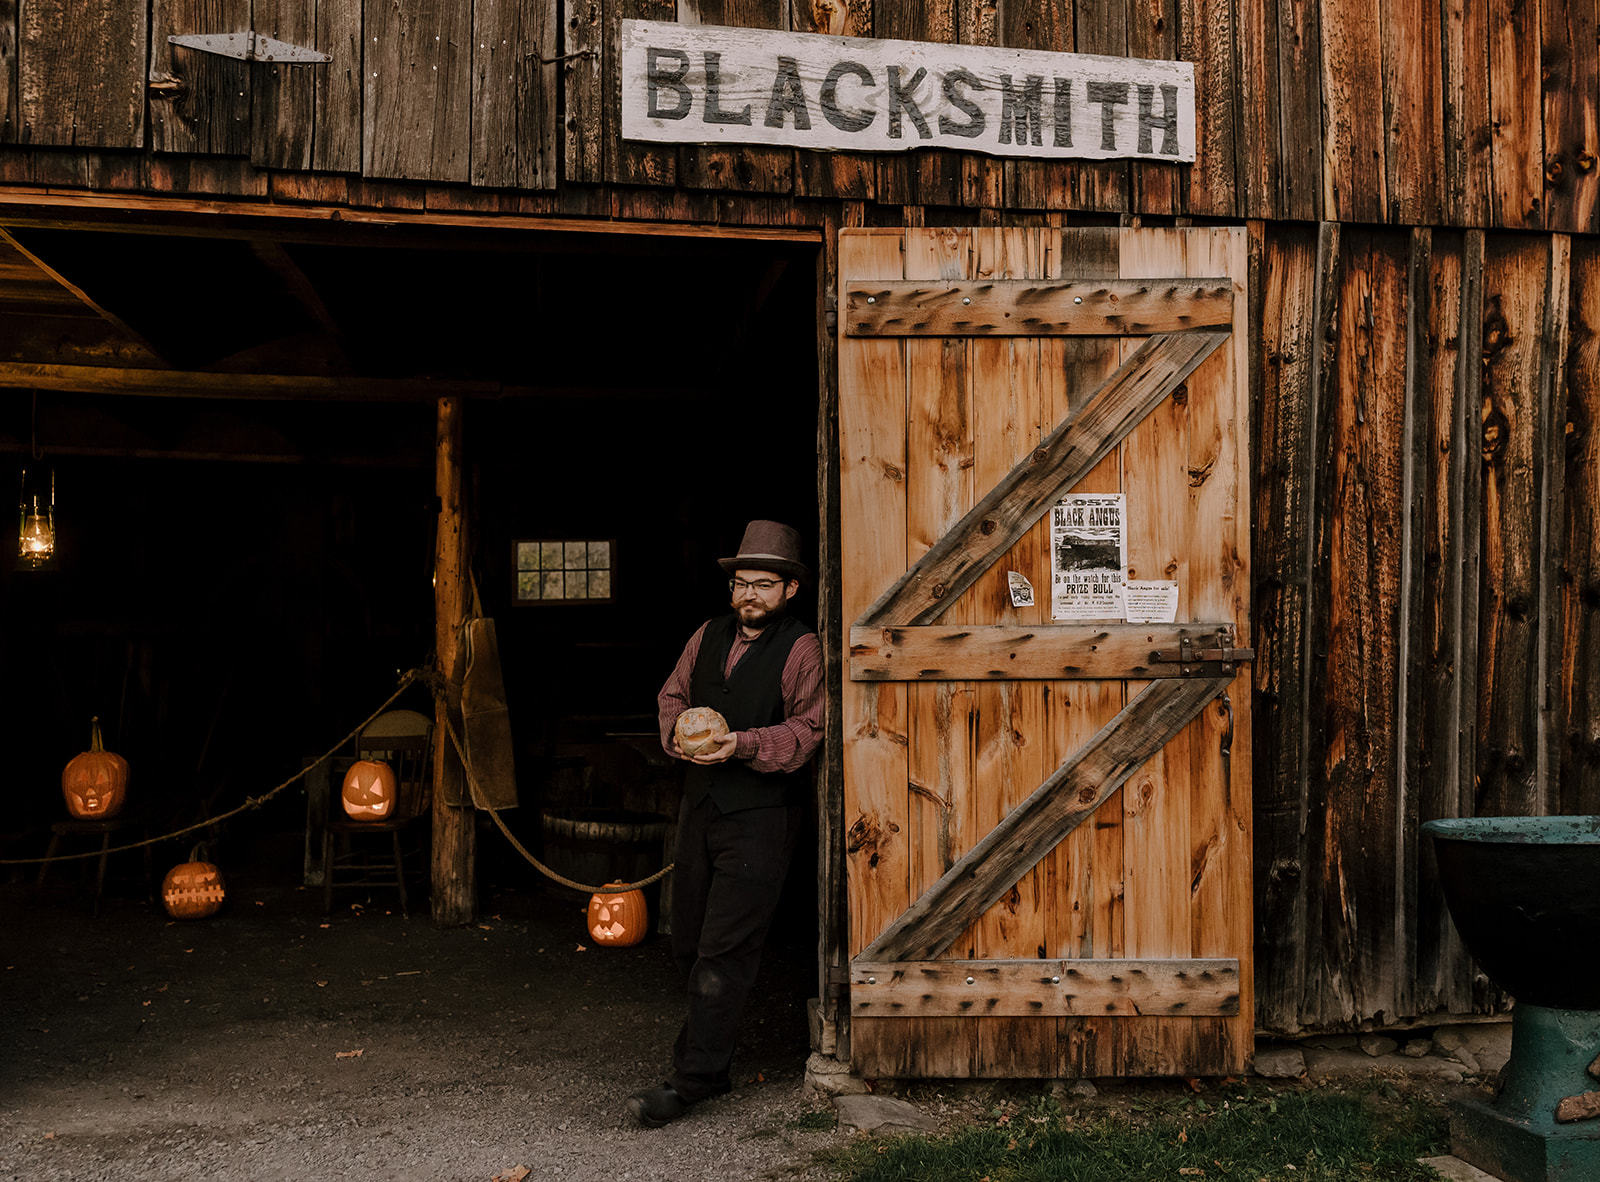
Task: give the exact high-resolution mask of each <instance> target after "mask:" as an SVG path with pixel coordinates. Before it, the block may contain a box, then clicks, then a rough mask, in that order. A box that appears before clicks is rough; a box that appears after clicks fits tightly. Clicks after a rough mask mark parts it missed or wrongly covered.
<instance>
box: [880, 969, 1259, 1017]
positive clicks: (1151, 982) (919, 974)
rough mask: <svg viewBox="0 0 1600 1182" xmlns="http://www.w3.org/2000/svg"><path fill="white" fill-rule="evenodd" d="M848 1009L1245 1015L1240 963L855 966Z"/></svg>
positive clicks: (917, 1013)
mask: <svg viewBox="0 0 1600 1182" xmlns="http://www.w3.org/2000/svg"><path fill="white" fill-rule="evenodd" d="M850 1009H851V1012H852V1013H853V1014H855V1016H856V1017H865V1018H930V1017H941V1018H948V1017H951V1016H952V1015H970V1016H973V1017H980V1016H981V1017H991V1018H1035V1017H1043V1018H1054V1017H1066V1016H1078V1017H1096V1016H1104V1015H1108V1014H1109V1015H1114V1016H1118V1017H1151V1016H1155V1017H1212V1016H1232V1015H1234V1014H1237V1013H1238V1012H1239V962H1238V961H1237V960H1226V959H1216V960H924V961H900V962H894V963H887V964H873V963H870V962H865V961H856V962H854V963H852V964H851V966H850Z"/></svg>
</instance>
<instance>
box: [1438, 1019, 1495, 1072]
mask: <svg viewBox="0 0 1600 1182" xmlns="http://www.w3.org/2000/svg"><path fill="white" fill-rule="evenodd" d="M1433 1049H1434V1050H1435V1051H1437V1052H1438V1053H1439V1054H1441V1055H1445V1056H1446V1057H1448V1056H1450V1055H1452V1054H1456V1052H1459V1051H1462V1050H1465V1051H1466V1052H1467V1053H1468V1054H1469V1055H1470V1056H1471V1057H1472V1060H1473V1062H1474V1063H1475V1064H1476V1066H1475V1067H1471V1068H1470V1070H1473V1071H1481V1072H1484V1073H1485V1074H1488V1075H1493V1074H1494V1073H1495V1072H1497V1071H1499V1070H1500V1069H1501V1068H1502V1067H1504V1066H1505V1065H1506V1060H1507V1059H1509V1058H1511V1023H1510V1022H1509V1021H1505V1022H1463V1023H1461V1024H1459V1025H1455V1026H1441V1027H1439V1028H1438V1029H1437V1030H1435V1031H1434V1032H1433ZM1456 1057H1457V1058H1460V1055H1459V1054H1456ZM1461 1061H1462V1062H1463V1063H1466V1060H1465V1059H1462V1060H1461Z"/></svg>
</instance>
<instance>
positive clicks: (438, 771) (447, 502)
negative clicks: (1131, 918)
mask: <svg viewBox="0 0 1600 1182" xmlns="http://www.w3.org/2000/svg"><path fill="white" fill-rule="evenodd" d="M465 409H466V408H465V406H464V405H463V404H462V402H461V400H460V399H457V398H441V399H439V405H438V432H437V437H436V447H435V449H434V454H435V457H436V459H435V461H434V492H435V493H436V494H437V496H438V498H439V524H438V539H437V543H438V544H437V549H436V551H435V556H434V568H433V570H434V574H433V644H434V652H435V653H436V654H437V655H438V659H439V666H438V668H439V670H440V672H442V673H443V674H444V675H445V677H446V678H448V679H449V681H448V684H447V686H446V690H445V695H444V697H442V698H436V699H435V700H434V701H435V706H434V728H433V744H434V746H433V894H432V901H433V920H434V922H435V923H437V924H439V925H441V926H457V925H460V924H465V923H471V922H472V920H473V917H474V915H475V912H476V906H477V895H478V891H477V881H476V878H477V831H476V828H475V826H474V818H475V813H474V811H473V809H472V808H471V806H470V804H466V803H464V802H465V801H467V783H466V781H467V776H466V770H465V769H464V768H463V767H462V766H461V759H460V757H459V756H458V755H457V754H456V749H455V744H454V743H453V742H452V741H451V738H450V728H452V727H453V728H454V729H455V733H456V734H457V735H458V736H460V735H462V734H463V733H464V724H463V722H462V718H461V680H460V674H459V672H458V668H457V667H458V666H459V665H462V664H463V663H464V662H462V661H461V660H460V659H459V658H460V657H461V655H462V654H461V625H462V622H463V621H464V620H465V619H466V615H467V585H466V579H467V574H468V571H467V554H468V548H467V522H466V520H465V517H464V516H463V514H462V501H461V468H462V443H463V439H464V432H463V424H462V417H463V414H464V412H465Z"/></svg>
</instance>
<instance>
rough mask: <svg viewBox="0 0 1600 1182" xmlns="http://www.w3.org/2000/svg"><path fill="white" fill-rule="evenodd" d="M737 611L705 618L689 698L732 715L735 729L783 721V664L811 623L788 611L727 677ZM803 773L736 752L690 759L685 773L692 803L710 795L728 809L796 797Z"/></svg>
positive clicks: (783, 802) (730, 726) (791, 801)
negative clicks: (769, 768) (757, 766)
mask: <svg viewBox="0 0 1600 1182" xmlns="http://www.w3.org/2000/svg"><path fill="white" fill-rule="evenodd" d="M737 626H738V617H737V616H734V615H731V614H730V615H726V616H720V617H718V618H717V619H715V620H712V621H710V622H709V623H708V624H706V630H705V633H704V634H703V635H702V636H701V637H700V655H699V657H698V658H696V660H695V663H694V672H693V673H691V674H690V676H689V704H690V705H691V706H710V707H711V708H712V709H713V710H716V711H718V712H719V713H720V714H721V715H722V716H723V717H724V718H726V719H727V720H728V729H729V730H730V731H747V730H752V729H754V728H755V727H760V726H773V725H775V724H777V723H780V722H782V721H783V690H782V679H783V666H784V663H785V662H786V661H788V659H789V650H790V649H792V648H793V647H794V643H795V641H797V640H799V639H800V638H801V637H802V636H804V635H805V634H806V633H807V632H809V631H811V629H809V628H807V627H806V626H805V625H804V624H802V623H801V622H800V621H799V620H797V619H795V618H794V617H793V616H784V617H783V618H782V619H781V620H779V621H778V622H777V623H775V624H769V625H767V627H765V628H764V629H762V631H761V635H760V636H758V637H757V638H756V639H755V640H754V641H752V642H751V644H750V647H749V648H747V649H745V651H744V655H743V656H742V657H740V658H739V663H738V664H737V665H735V666H734V667H733V673H732V675H731V676H729V677H728V678H726V679H724V678H723V676H722V669H723V666H725V665H726V664H727V663H728V650H729V649H730V648H732V647H733V635H734V629H735V628H736V627H737ZM804 787H805V781H804V779H803V777H802V776H801V775H800V774H797V773H791V774H788V775H784V774H780V773H775V772H758V771H755V770H753V769H752V768H751V767H750V765H749V764H748V763H746V762H745V761H744V760H742V759H739V758H737V757H735V758H733V759H729V760H727V761H726V762H724V763H718V764H713V765H711V766H705V765H703V764H697V763H691V764H689V765H688V770H687V771H686V772H685V773H684V777H683V791H684V794H685V795H686V796H687V797H688V799H689V803H690V804H691V805H695V804H699V803H700V802H701V801H702V800H704V799H705V798H706V797H707V796H708V795H709V796H710V797H711V800H712V802H713V803H714V804H715V805H716V806H717V808H719V809H721V810H722V811H723V812H725V813H736V812H739V811H740V810H741V809H753V808H769V807H773V806H777V805H787V804H794V803H797V802H798V800H799V798H800V795H801V793H802V792H803V791H804Z"/></svg>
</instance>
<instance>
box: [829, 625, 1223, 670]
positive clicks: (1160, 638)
mask: <svg viewBox="0 0 1600 1182" xmlns="http://www.w3.org/2000/svg"><path fill="white" fill-rule="evenodd" d="M1231 637H1232V629H1231V628H1228V627H1227V626H1226V625H1222V624H1199V623H1195V624H1111V625H1105V626H1088V627H1086V626H1083V625H1077V624H1044V625H1034V626H1032V627H1027V626H1021V627H1019V626H1013V625H1009V624H1001V625H976V624H972V625H939V624H927V625H922V626H920V627H903V628H902V627H897V626H895V625H893V624H886V625H882V626H880V627H873V628H859V627H857V628H852V629H850V677H851V680H853V681H981V680H1003V681H1026V680H1041V681H1049V680H1055V679H1058V678H1060V679H1080V678H1135V679H1139V680H1143V679H1144V678H1150V677H1184V676H1189V675H1190V674H1188V673H1185V672H1184V669H1185V668H1186V667H1185V666H1182V665H1179V664H1178V663H1176V662H1172V661H1158V660H1156V659H1155V654H1156V653H1157V652H1158V651H1167V650H1175V649H1177V648H1179V647H1180V646H1181V645H1182V644H1183V642H1184V641H1188V642H1189V643H1190V645H1191V646H1192V647H1193V648H1195V649H1196V650H1200V651H1204V650H1210V649H1218V648H1225V647H1228V644H1229V641H1230V639H1231ZM1200 659H1204V658H1197V660H1200ZM1241 659H1242V654H1241Z"/></svg>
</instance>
